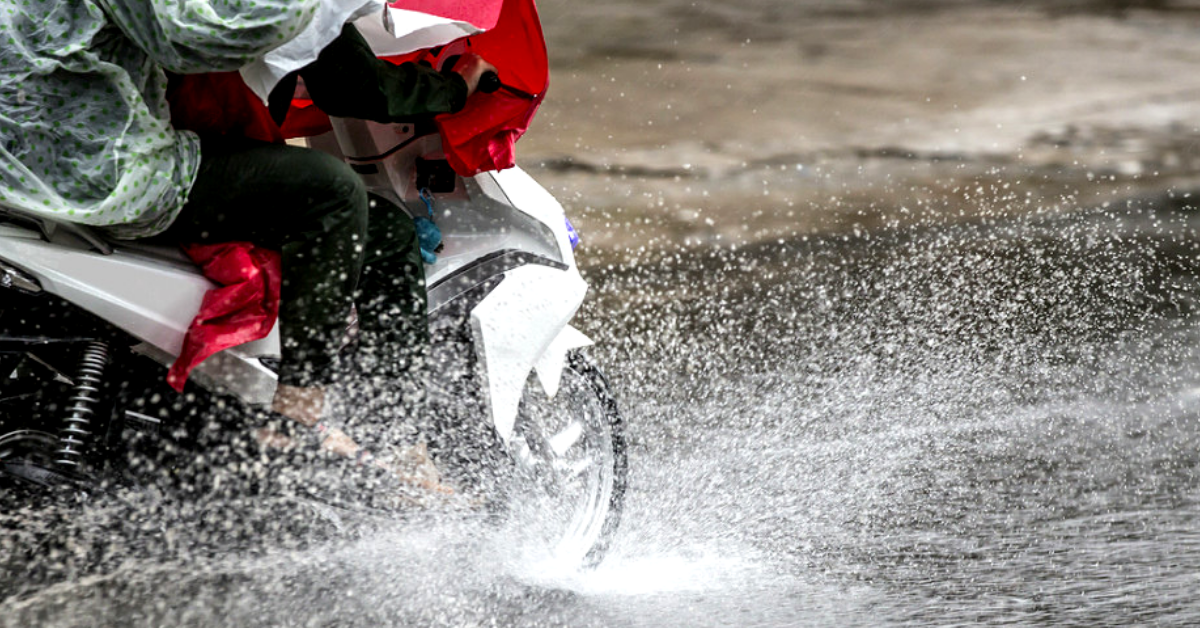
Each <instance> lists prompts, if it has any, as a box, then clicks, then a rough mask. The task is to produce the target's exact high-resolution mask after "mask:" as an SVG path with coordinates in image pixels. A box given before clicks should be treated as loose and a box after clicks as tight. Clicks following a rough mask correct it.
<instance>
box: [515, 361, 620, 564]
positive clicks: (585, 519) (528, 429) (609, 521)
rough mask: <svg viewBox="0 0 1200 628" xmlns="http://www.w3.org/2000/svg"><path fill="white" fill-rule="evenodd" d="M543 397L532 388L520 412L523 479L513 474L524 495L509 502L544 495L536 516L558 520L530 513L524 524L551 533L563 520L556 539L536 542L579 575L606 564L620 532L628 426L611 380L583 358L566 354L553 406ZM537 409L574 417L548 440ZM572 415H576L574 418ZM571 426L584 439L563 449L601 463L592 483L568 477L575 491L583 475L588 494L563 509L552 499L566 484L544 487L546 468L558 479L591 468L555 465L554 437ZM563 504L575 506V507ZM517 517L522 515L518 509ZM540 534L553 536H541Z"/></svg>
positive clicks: (517, 451) (574, 439)
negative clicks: (546, 525)
mask: <svg viewBox="0 0 1200 628" xmlns="http://www.w3.org/2000/svg"><path fill="white" fill-rule="evenodd" d="M540 390H541V389H540V387H539V386H536V385H531V386H529V387H528V388H527V389H526V394H525V398H524V399H523V400H522V402H521V409H520V410H519V412H518V417H517V425H516V427H515V430H514V436H513V441H512V442H513V445H512V447H511V455H512V457H513V460H514V462H515V463H516V465H517V466H518V467H524V472H523V473H522V472H518V476H521V477H523V478H524V483H523V487H522V488H519V489H517V490H516V491H515V492H512V493H510V497H511V499H513V500H521V499H524V498H526V497H529V495H528V494H529V493H530V492H538V491H539V489H540V491H541V492H540V493H539V494H538V495H537V496H536V498H535V499H533V501H534V502H536V503H538V504H539V506H535V508H538V507H541V508H542V509H543V510H545V508H547V507H549V508H551V509H553V510H555V512H544V513H541V512H536V511H535V512H533V513H531V514H530V515H529V516H530V517H536V516H539V515H543V514H544V516H545V517H546V518H547V519H548V520H550V521H551V522H552V523H551V524H550V527H556V526H554V525H553V522H555V521H559V520H562V519H566V521H565V522H564V529H563V530H561V531H559V530H557V529H555V530H554V533H555V534H557V533H559V532H561V534H560V535H559V536H560V538H557V539H555V538H548V537H545V538H543V537H538V538H539V540H544V541H546V542H548V543H551V544H554V545H555V546H556V550H555V553H559V554H560V555H559V556H557V557H556V558H561V559H564V560H572V561H573V560H578V561H579V563H580V564H581V566H583V567H595V566H596V565H599V564H600V562H601V561H603V560H604V557H605V555H606V554H607V553H608V550H609V547H610V546H611V544H612V541H613V538H614V537H615V536H616V533H617V529H618V528H619V527H620V523H621V515H622V513H623V511H624V507H625V493H626V488H627V486H628V478H629V461H628V454H627V449H626V437H625V421H624V418H623V417H622V416H621V412H620V410H619V408H618V407H617V402H616V399H615V398H614V397H613V395H612V393H611V391H610V388H609V383H608V380H607V379H606V378H605V377H604V374H603V373H602V372H601V371H600V369H599V368H598V367H597V366H596V365H595V364H594V363H592V362H591V360H589V359H588V358H587V357H586V356H585V355H584V354H583V353H581V352H578V351H575V352H571V353H570V354H569V356H568V361H567V365H566V368H565V369H564V372H563V381H562V385H561V386H560V391H559V394H558V395H556V397H555V399H554V400H545V399H544V397H545V395H544V394H540ZM539 394H540V396H541V397H542V398H543V400H541V401H539V400H538V399H535V398H534V397H535V395H539ZM585 398H586V399H585ZM573 401H574V403H573ZM539 403H541V404H544V405H545V406H546V407H551V406H556V407H553V408H550V412H549V413H547V414H554V415H555V416H560V415H559V414H558V413H557V412H556V411H561V410H563V409H564V408H566V409H568V411H569V412H570V413H571V414H570V415H568V417H567V422H568V426H567V428H565V429H563V430H562V431H560V432H559V433H558V434H554V435H548V434H546V433H545V432H546V430H544V429H541V428H539V427H538V424H540V423H544V422H545V421H544V420H539V419H538V418H536V417H537V416H538V413H539V412H540V410H539V409H538V404H539ZM584 403H586V404H587V407H586V408H584V407H581V406H580V404H584ZM576 412H579V413H580V414H575V413H576ZM572 424H579V425H583V426H584V427H583V431H581V434H580V435H577V436H575V437H570V436H568V437H567V442H568V443H569V444H568V445H566V447H565V448H566V449H568V450H570V449H574V448H575V445H576V444H579V443H583V444H582V445H580V447H582V448H583V449H584V450H585V451H584V454H583V455H585V456H589V455H591V454H592V453H594V454H596V455H599V456H601V457H602V460H600V461H599V464H597V465H591V466H594V467H595V473H597V474H598V475H597V476H594V477H593V476H592V469H591V468H590V467H589V466H585V467H584V469H585V471H576V472H572V473H571V474H570V477H568V478H566V480H565V481H566V482H571V483H572V484H578V483H580V482H577V480H576V478H578V477H582V476H584V475H585V474H586V475H588V476H589V477H587V478H584V481H583V482H582V484H586V486H585V487H584V490H583V491H582V493H581V496H580V497H576V498H575V499H572V497H568V498H566V501H562V497H561V496H560V495H557V494H555V493H559V492H565V491H564V487H563V482H564V479H563V477H562V476H561V474H560V475H559V477H556V478H554V481H553V482H551V481H549V478H547V477H546V476H548V475H554V471H553V470H551V467H553V468H555V469H558V470H560V471H561V469H562V468H563V467H572V468H578V467H579V464H580V462H582V463H583V464H584V465H590V463H591V462H592V461H590V460H587V459H585V460H583V461H578V462H576V464H574V465H570V464H568V463H569V462H570V461H569V460H560V459H559V458H562V457H564V455H563V454H561V453H555V451H553V450H554V449H555V448H554V447H553V446H552V441H553V440H554V437H560V436H563V435H564V434H566V433H567V432H570V431H571V429H570V427H571V425H572ZM589 446H592V447H591V451H588V450H587V448H588V447H589ZM606 471H607V473H606ZM521 491H524V492H525V493H526V495H522V494H521ZM597 491H599V492H597ZM547 494H548V495H550V497H549V501H547V497H546V495H547ZM605 494H607V499H606V502H607V503H606V504H605V505H604V506H603V507H601V505H600V504H599V502H600V498H602V497H603V496H604V495H605ZM580 499H582V501H580ZM568 502H580V505H575V504H573V503H568ZM589 502H590V503H589ZM579 507H582V508H583V514H582V515H580V514H578V513H575V512H570V513H566V515H565V517H564V513H565V512H566V510H567V509H570V508H579ZM515 510H517V511H519V510H520V508H519V507H518V508H516V509H515ZM598 517H603V520H602V521H598V520H597V518H598ZM542 523H543V522H531V523H530V525H533V526H538V525H540V524H542ZM579 526H583V531H582V532H577V530H578V528H579ZM542 534H550V533H549V532H543V533H542Z"/></svg>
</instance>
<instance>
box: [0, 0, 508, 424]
mask: <svg viewBox="0 0 1200 628" xmlns="http://www.w3.org/2000/svg"><path fill="white" fill-rule="evenodd" d="M319 2H320V0H257V1H256V2H253V3H237V2H214V3H208V2H201V3H195V2H191V3H163V2H158V1H156V0H83V1H82V2H80V3H62V2H56V1H52V0H32V1H31V2H30V3H28V4H27V5H24V6H22V8H21V9H20V10H15V11H9V12H6V13H0V31H3V32H4V34H5V35H6V36H7V37H9V38H10V45H7V46H4V47H2V48H0V70H2V71H0V112H2V113H0V142H2V144H0V186H2V187H0V203H4V204H6V205H9V206H12V207H15V208H17V209H20V210H24V211H27V212H30V213H34V214H42V215H47V216H49V217H51V218H54V219H57V220H68V221H73V222H79V223H83V224H88V225H92V226H95V227H97V228H99V229H101V230H103V231H105V232H106V233H107V234H108V235H109V236H111V237H113V238H118V239H136V238H145V237H151V236H157V235H160V234H163V233H164V232H169V233H168V234H167V235H168V237H173V238H175V239H182V240H187V241H193V242H194V241H208V240H251V241H254V242H255V243H256V244H262V245H264V246H268V247H272V248H277V249H279V250H280V251H281V257H282V272H283V277H284V281H283V287H282V293H281V300H280V310H279V312H280V313H279V317H280V332H281V337H282V341H283V350H284V355H283V360H282V361H281V365H280V382H281V385H280V387H279V391H278V392H277V393H276V399H275V404H274V405H275V409H276V410H277V411H279V412H281V413H282V414H284V415H286V416H289V417H290V418H293V419H296V420H299V421H301V422H303V423H306V424H311V423H313V422H315V420H316V418H315V417H317V416H319V414H320V411H321V406H322V404H323V392H322V386H324V385H325V384H327V383H328V381H329V377H330V365H331V362H332V359H333V357H334V354H335V352H336V350H337V348H338V347H339V346H340V342H341V339H342V336H343V333H344V330H345V325H346V319H347V317H348V315H349V312H350V306H351V300H352V298H353V293H354V290H355V288H356V285H357V284H358V281H359V274H360V269H361V267H362V263H363V258H364V254H365V253H367V251H366V242H367V237H368V231H367V228H368V201H367V195H366V190H365V188H364V186H363V184H362V181H361V179H360V178H359V177H358V176H357V175H356V174H355V173H354V172H353V170H351V169H350V168H349V166H347V165H346V164H345V163H343V162H342V161H340V160H338V159H336V158H334V157H332V156H330V155H327V154H324V153H320V152H317V151H312V150H309V149H305V148H299V147H293V146H287V145H281V144H269V143H263V142H255V141H253V140H249V139H247V138H244V137H237V136H230V135H225V136H221V135H209V136H205V137H200V136H198V135H197V134H195V133H193V132H191V131H186V130H182V129H177V128H174V127H173V126H172V124H171V121H170V119H169V117H168V107H167V103H166V100H165V91H166V90H165V87H166V83H167V81H166V74H165V72H164V70H165V71H170V72H173V73H178V74H194V73H208V72H221V71H232V70H235V69H237V68H238V67H240V66H242V65H245V64H246V63H248V62H249V61H251V60H253V59H256V58H258V57H260V56H262V55H263V54H265V53H266V52H268V51H269V50H271V49H272V48H274V47H275V46H277V45H279V44H280V43H282V42H284V41H286V40H287V39H289V38H290V37H292V36H294V35H295V34H297V33H298V32H300V31H301V30H302V29H303V28H304V26H305V25H306V24H307V23H308V21H309V20H310V19H311V18H312V15H313V13H314V11H315V9H316V7H317V5H318V4H319ZM51 24H53V25H54V27H53V28H51V27H49V26H47V25H51ZM14 41H15V42H16V43H12V42H14ZM369 52H370V51H369V48H366V47H365V42H362V40H361V37H358V35H357V33H356V32H353V30H352V29H349V30H348V31H346V32H344V33H343V36H342V37H340V38H339V39H338V40H337V41H335V42H334V44H332V45H331V46H329V47H328V48H327V49H326V50H324V51H323V52H322V55H321V56H322V58H321V59H319V60H318V61H317V62H316V63H314V64H313V66H310V68H306V69H305V70H304V71H302V72H301V74H302V75H303V76H304V78H305V81H306V84H307V86H308V89H309V91H310V93H311V94H312V96H313V98H314V99H315V101H316V102H317V103H318V106H321V107H323V108H325V111H326V112H327V113H330V114H333V115H353V116H357V117H364V118H367V119H374V120H379V121H389V120H391V119H394V118H403V117H406V116H410V115H414V114H421V113H430V114H432V113H439V112H449V111H454V110H456V109H458V108H461V107H462V106H463V105H464V103H465V101H466V98H467V97H468V96H469V95H470V94H471V93H472V92H473V91H474V89H475V87H476V85H477V84H478V80H479V78H480V76H482V74H483V73H484V72H485V71H487V70H488V69H490V66H488V65H487V64H486V63H485V62H483V61H482V60H481V59H479V58H477V57H468V58H466V59H465V60H464V62H462V63H460V65H459V67H458V68H457V73H438V72H435V71H433V70H432V69H429V68H424V67H421V66H415V65H409V66H392V67H391V68H388V67H384V65H388V64H385V62H380V61H378V60H376V59H375V58H374V56H373V55H370V53H369ZM368 56H369V57H370V59H367V58H366V57H368ZM381 64H383V65H381ZM400 237H403V234H400ZM410 257H411V256H410ZM419 268H420V267H419V266H418V267H417V269H418V270H419ZM409 272H410V274H412V273H415V272H416V271H412V270H411V269H409ZM417 274H419V273H417ZM384 283H387V282H384ZM392 283H393V284H395V283H396V282H392ZM400 283H403V282H400ZM393 287H394V285H393ZM420 304H421V305H423V297H422V299H421V301H420ZM413 307H415V306H414V305H413V303H412V299H409V302H408V303H407V304H405V305H402V306H400V308H398V309H400V310H401V314H402V315H403V314H407V315H409V316H411V315H412V312H407V311H405V310H406V309H407V310H411V309H413Z"/></svg>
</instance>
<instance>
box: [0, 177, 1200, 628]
mask: <svg viewBox="0 0 1200 628" xmlns="http://www.w3.org/2000/svg"><path fill="white" fill-rule="evenodd" d="M1177 196H1179V198H1176V199H1174V200H1172V199H1152V200H1150V201H1146V202H1143V203H1134V204H1131V205H1129V206H1125V205H1122V206H1120V207H1116V206H1114V207H1111V208H1109V209H1104V210H1100V209H1097V210H1090V209H1080V210H1075V211H1072V212H1067V213H1063V214H1055V215H1044V216H1036V215H1030V216H1025V217H1018V218H1010V219H1005V220H1003V221H997V220H989V221H979V222H972V223H966V224H960V225H957V226H949V227H936V228H922V229H917V228H912V229H904V230H896V231H875V232H865V231H864V232H862V233H860V234H858V235H847V236H837V237H834V236H830V237H827V238H815V237H810V238H808V239H798V240H786V241H779V242H770V243H761V244H757V245H754V246H748V247H742V248H739V249H737V250H731V249H729V248H720V249H718V248H694V249H686V250H684V249H681V250H680V251H678V252H677V253H670V254H666V253H656V254H653V255H650V256H647V257H645V258H643V259H641V260H640V261H638V262H637V263H627V264H624V265H619V266H618V265H614V266H612V267H608V266H603V267H592V268H590V269H589V270H588V271H587V276H588V280H589V281H590V282H591V283H592V289H593V293H592V298H591V300H590V301H589V302H588V304H587V305H585V311H584V312H583V313H582V316H581V321H580V326H581V328H583V329H584V330H586V331H587V332H588V333H589V334H591V335H592V336H593V337H594V338H596V339H597V340H598V347H596V349H595V350H594V351H593V355H594V357H596V358H597V359H598V361H599V362H600V363H602V364H603V365H605V367H606V368H607V370H608V372H609V374H610V376H611V378H612V380H613V384H614V386H615V388H616V390H617V391H618V395H619V397H620V399H621V402H622V404H623V407H624V410H625V412H626V415H627V419H628V422H629V426H630V436H631V449H630V461H631V469H632V476H631V487H630V491H631V492H630V499H629V503H628V506H627V509H626V512H625V518H624V525H623V528H622V530H621V532H620V533H619V535H618V538H617V540H616V542H615V544H614V546H613V551H612V554H611V555H610V557H609V559H608V560H607V561H606V562H605V563H604V564H603V565H601V566H600V568H598V569H597V570H595V571H591V572H584V573H578V572H574V571H571V570H568V569H564V568H562V567H561V566H555V565H551V564H545V563H541V562H539V561H538V560H534V559H530V558H528V557H526V556H522V555H519V554H516V553H514V552H513V551H511V544H509V543H508V542H507V541H506V539H495V538H491V537H486V536H481V535H479V534H477V532H478V530H479V526H478V524H476V523H472V522H471V521H461V520H458V521H447V520H446V518H438V517H435V518H432V519H420V520H414V521H410V522H407V523H396V522H387V521H377V520H370V521H366V520H364V521H349V520H347V519H346V517H347V515H345V514H340V515H339V514H336V513H330V512H323V511H321V509H320V508H319V507H316V506H312V505H301V506H297V503H296V500H295V499H294V498H289V497H286V496H281V497H278V498H266V497H259V498H255V499H253V500H245V501H241V502H238V501H226V502H225V503H222V504H214V503H204V504H201V505H198V506H196V507H195V508H194V509H192V510H186V509H180V508H179V506H178V505H177V504H176V505H169V504H167V505H164V504H163V503H162V502H155V501H154V500H151V499H149V498H148V497H145V496H143V498H142V499H143V501H142V502H139V503H137V504H133V503H125V504H123V505H120V506H119V507H118V506H116V505H114V504H112V503H106V502H104V501H103V500H101V501H100V502H99V503H95V504H93V505H91V506H87V507H85V508H84V511H83V512H84V516H83V518H82V520H81V521H80V522H78V523H76V524H74V525H73V526H66V527H65V528H64V532H63V534H66V535H70V536H71V540H70V542H68V543H66V544H65V545H64V546H63V547H64V548H65V549H61V550H60V551H59V553H58V554H56V555H55V556H54V557H53V558H46V559H45V561H44V562H45V564H37V563H31V564H27V565H23V566H21V569H19V570H18V569H17V568H16V566H14V565H12V563H8V564H6V565H5V568H6V571H5V572H4V573H3V575H2V576H0V624H2V625H5V626H31V625H54V626H93V625H113V624H133V625H197V626H216V625H246V626H258V625H262V626H267V625H289V626H341V625H394V626H404V625H444V626H510V625H511V626H663V625H677V626H805V625H811V626H828V625H863V626H892V625H895V626H901V625H904V626H908V625H959V624H976V625H978V624H982V625H1008V624H1017V625H1047V626H1049V625H1053V626H1095V625H1134V624H1137V625H1161V626H1189V625H1195V624H1196V623H1197V622H1200V604H1197V602H1196V599H1198V598H1200V576H1198V575H1197V574H1200V471H1198V470H1197V464H1198V463H1200V453H1198V452H1200V313H1198V312H1197V307H1196V306H1197V295H1200V290H1198V289H1197V288H1198V287H1200V286H1197V283H1198V282H1197V277H1200V273H1198V272H1197V271H1198V270H1200V269H1198V268H1197V266H1198V265H1200V256H1198V255H1197V253H1198V251H1197V247H1198V244H1197V243H1200V238H1198V233H1197V230H1198V229H1200V213H1198V212H1196V211H1195V210H1194V209H1191V208H1190V207H1188V205H1187V200H1186V199H1184V198H1182V195H1177ZM584 237H585V239H586V237H587V234H586V233H585V234H584ZM584 254H586V252H584ZM214 513H222V514H221V515H220V516H217V515H216V514H214ZM22 516H24V517H25V519H23V520H22V519H15V518H13V517H9V518H7V519H6V520H5V521H4V524H5V525H4V527H3V528H0V529H3V530H4V533H3V535H2V537H0V538H3V539H4V543H5V547H7V548H12V547H13V545H12V543H14V542H15V541H18V540H19V539H20V538H21V532H20V530H22V529H25V528H26V527H27V526H30V525H32V524H33V523H34V522H36V523H37V524H38V525H47V524H52V523H53V522H52V521H51V520H50V519H47V518H45V516H44V515H37V514H35V513H24V514H23V515H22ZM284 517H293V518H305V517H307V518H308V519H310V520H312V521H315V522H318V523H314V524H312V525H311V533H310V534H307V536H306V535H303V534H302V535H299V536H297V535H296V534H294V533H293V534H290V535H287V536H286V538H287V539H289V540H288V541H287V542H286V543H277V542H272V543H267V544H264V543H261V542H257V541H256V539H264V538H275V537H274V536H272V533H271V530H272V528H271V526H272V524H273V522H275V521H276V520H278V519H280V518H284ZM222 526H224V528H226V529H227V531H228V530H241V531H242V534H241V537H238V535H237V534H232V536H233V537H238V538H240V539H241V540H240V542H239V543H230V544H227V545H224V546H216V547H213V546H198V545H194V544H189V543H188V542H187V541H186V539H189V538H193V537H195V536H196V535H197V530H198V529H215V528H220V527H222ZM118 528H119V529H120V530H118ZM110 534H111V535H112V536H107V535H110ZM139 535H140V536H139ZM227 536H228V535H227ZM172 538H175V539H177V540H176V541H175V542H172V541H171V539H172ZM117 539H124V540H122V541H121V542H120V543H118V542H117ZM179 539H183V540H179ZM122 543H128V544H129V545H122ZM85 545H86V546H90V547H91V548H92V549H91V550H89V549H88V548H84V547H81V546H85ZM264 545H267V546H265V547H264ZM106 546H108V549H106V550H104V551H102V552H101V554H103V555H104V556H103V560H102V561H100V563H102V564H103V566H102V567H99V568H97V567H95V566H91V567H89V566H87V565H86V561H77V562H72V560H73V559H72V552H75V554H76V555H77V556H83V555H86V554H88V552H89V551H93V550H94V549H95V548H96V547H100V548H105V547H106ZM231 548H232V549H231ZM122 552H125V554H124V556H127V557H123V554H122ZM64 564H71V565H74V566H72V567H70V568H64V567H62V565H64ZM56 569H58V571H57V572H55V570H56ZM55 573H57V575H54V574H55ZM39 574H41V575H39ZM47 574H49V575H47Z"/></svg>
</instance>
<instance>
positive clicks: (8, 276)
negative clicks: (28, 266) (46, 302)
mask: <svg viewBox="0 0 1200 628" xmlns="http://www.w3.org/2000/svg"><path fill="white" fill-rule="evenodd" d="M0 288H12V289H14V290H20V291H21V292H28V293H30V294H34V293H38V292H41V291H42V284H40V283H38V280H37V279H35V278H34V277H31V276H30V275H29V274H28V273H26V272H25V271H23V270H21V269H19V268H15V267H13V266H9V265H8V264H5V263H4V262H3V261H0Z"/></svg>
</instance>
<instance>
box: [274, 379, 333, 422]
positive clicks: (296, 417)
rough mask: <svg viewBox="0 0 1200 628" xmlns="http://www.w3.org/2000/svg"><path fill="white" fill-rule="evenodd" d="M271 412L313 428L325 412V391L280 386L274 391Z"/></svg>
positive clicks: (315, 388) (322, 389)
mask: <svg viewBox="0 0 1200 628" xmlns="http://www.w3.org/2000/svg"><path fill="white" fill-rule="evenodd" d="M271 410H272V411H273V412H278V413H279V414H282V415H283V416H285V417H287V418H289V419H291V420H293V421H296V422H297V423H299V424H301V425H303V426H305V427H313V426H315V425H316V424H317V423H319V422H320V421H321V415H322V414H323V413H324V412H325V389H324V388H319V387H311V388H302V387H300V386H288V385H287V384H280V385H279V387H278V388H276V389H275V398H274V399H273V400H272V402H271Z"/></svg>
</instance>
